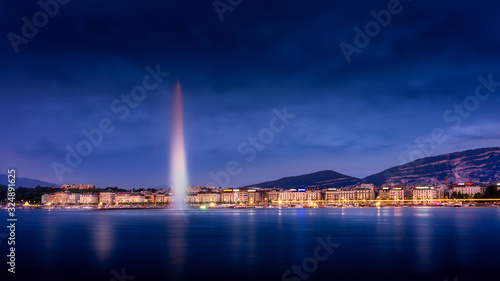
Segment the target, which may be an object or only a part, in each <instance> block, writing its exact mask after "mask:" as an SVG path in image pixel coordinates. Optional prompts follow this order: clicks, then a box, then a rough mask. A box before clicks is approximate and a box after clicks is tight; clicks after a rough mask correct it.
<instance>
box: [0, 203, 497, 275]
mask: <svg viewBox="0 0 500 281" xmlns="http://www.w3.org/2000/svg"><path fill="white" fill-rule="evenodd" d="M17 218H18V220H19V221H18V222H17V229H16V237H17V244H16V256H17V260H16V262H17V264H16V272H17V273H16V274H15V277H16V278H15V279H4V278H3V277H2V278H1V280H88V281H91V280H92V281H93V280H102V281H110V280H113V281H122V280H123V281H124V280H135V281H139V280H295V281H298V280H370V281H373V280H375V281H376V280H384V281H390V280H435V281H444V280H445V279H448V280H449V281H451V280H454V279H455V277H457V278H458V280H460V281H463V280H498V279H499V272H500V271H499V270H498V268H499V267H500V239H499V238H500V208H380V209H377V208H364V209H358V208H349V209H282V210H279V209H254V210H232V209H221V210H206V211H189V212H187V213H183V212H177V211H172V210H116V211H64V210H58V211H54V210H51V211H46V210H18V211H17ZM0 219H1V225H2V228H1V230H0V240H1V242H0V247H1V252H0V254H1V256H2V257H4V258H3V260H4V261H6V259H7V258H6V255H7V254H8V253H7V243H6V242H7V241H6V239H5V236H2V234H4V235H5V234H6V233H7V232H6V228H5V226H4V225H6V219H7V213H6V212H4V211H2V212H0ZM328 237H329V238H328ZM2 264H3V265H2V268H3V270H2V271H3V272H2V274H1V275H0V276H5V275H6V273H7V265H6V263H5V262H2ZM299 266H300V269H297V268H298V267H299ZM304 267H305V268H304ZM294 268H295V269H294ZM294 270H295V273H294ZM297 270H298V271H297ZM287 271H288V272H287ZM9 275H11V274H9ZM9 275H7V276H8V277H12V276H9Z"/></svg>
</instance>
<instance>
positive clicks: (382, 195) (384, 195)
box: [377, 186, 390, 200]
mask: <svg viewBox="0 0 500 281" xmlns="http://www.w3.org/2000/svg"><path fill="white" fill-rule="evenodd" d="M389 190H390V187H388V186H384V187H382V189H380V190H379V191H378V196H377V199H380V200H387V199H389Z"/></svg>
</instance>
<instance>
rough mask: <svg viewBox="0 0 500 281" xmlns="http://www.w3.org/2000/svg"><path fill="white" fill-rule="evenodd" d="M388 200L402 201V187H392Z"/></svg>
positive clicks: (403, 192)
mask: <svg viewBox="0 0 500 281" xmlns="http://www.w3.org/2000/svg"><path fill="white" fill-rule="evenodd" d="M389 199H390V200H404V199H405V191H404V190H403V188H402V187H393V188H391V189H390V190H389Z"/></svg>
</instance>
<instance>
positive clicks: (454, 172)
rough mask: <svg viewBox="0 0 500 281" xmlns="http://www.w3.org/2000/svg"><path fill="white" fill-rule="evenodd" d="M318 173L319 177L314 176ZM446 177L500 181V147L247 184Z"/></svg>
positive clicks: (410, 181) (295, 185)
mask: <svg viewBox="0 0 500 281" xmlns="http://www.w3.org/2000/svg"><path fill="white" fill-rule="evenodd" d="M315 176H319V177H317V178H315ZM446 176H448V181H449V182H459V181H480V180H482V181H485V182H496V181H500V147H486V148H477V149H469V150H464V151H460V152H453V153H447V154H442V155H437V156H429V157H424V158H420V159H417V160H415V161H412V162H409V163H406V164H403V165H398V166H394V167H391V168H388V169H385V170H383V171H381V172H379V173H375V174H372V175H369V176H367V177H365V178H362V179H359V178H355V177H351V176H348V175H344V174H341V173H338V172H335V171H331V170H323V171H318V172H314V173H309V174H304V175H297V176H289V177H284V178H281V179H277V180H274V181H266V182H262V183H258V184H252V185H247V186H245V187H261V188H273V187H277V188H283V187H288V188H298V187H327V186H331V187H347V186H354V185H358V184H361V183H372V184H374V185H376V186H382V185H413V184H436V183H440V182H445V181H446ZM329 177H330V178H329ZM308 181H309V182H308ZM335 183H336V184H335ZM285 185H286V186H285Z"/></svg>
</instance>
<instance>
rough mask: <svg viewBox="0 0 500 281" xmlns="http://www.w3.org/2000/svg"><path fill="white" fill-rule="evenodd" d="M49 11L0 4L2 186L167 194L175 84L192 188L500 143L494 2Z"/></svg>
mask: <svg viewBox="0 0 500 281" xmlns="http://www.w3.org/2000/svg"><path fill="white" fill-rule="evenodd" d="M43 1H44V0H42V2H43ZM43 3H45V2H43ZM47 3H49V4H47V5H46V7H45V10H46V11H45V12H43V8H42V7H41V6H40V5H39V4H38V3H37V1H32V0H30V1H22V3H21V2H20V1H12V0H8V1H2V2H1V3H0V30H1V32H0V33H1V34H3V40H2V42H1V44H0V61H1V63H0V85H1V86H2V87H1V89H0V91H1V97H2V120H1V122H0V130H1V132H2V138H1V139H0V147H1V155H2V157H1V158H0V168H1V169H2V170H3V171H4V172H2V170H0V173H7V169H8V168H12V167H15V168H17V174H18V176H19V177H29V178H36V179H40V180H45V181H49V182H53V183H56V184H71V183H74V184H87V183H89V184H95V185H96V186H99V187H106V186H120V187H124V188H132V187H157V186H161V185H166V184H167V182H168V179H169V176H168V170H169V166H168V165H169V154H170V152H169V142H170V132H169V130H170V113H171V96H172V91H173V88H174V85H175V83H176V82H177V80H179V81H180V83H181V85H182V89H183V93H184V106H185V108H184V115H185V120H184V122H185V134H186V149H187V152H186V153H187V156H188V169H189V181H190V184H192V185H205V184H208V183H213V182H215V179H214V178H213V177H211V176H210V174H211V172H212V175H219V178H218V179H219V181H221V182H223V183H225V184H226V183H227V186H242V185H248V184H253V183H257V182H262V181H267V180H273V179H277V178H281V177H284V176H290V175H298V174H304V173H310V172H315V171H318V170H326V169H331V170H335V171H337V172H340V173H344V174H347V175H351V176H355V177H360V178H362V177H365V176H368V175H370V174H372V173H376V172H379V171H381V170H384V169H386V168H389V167H392V166H395V165H399V164H402V163H404V162H405V161H408V160H414V158H416V157H418V156H427V155H439V154H443V153H449V152H456V151H462V150H467V149H473V148H480V147H491V146H498V144H499V143H500V142H499V141H500V130H499V128H500V118H499V115H498V106H499V104H500V97H499V96H500V95H499V94H500V86H499V85H500V83H497V82H495V81H500V69H499V67H498V66H499V65H500V64H499V63H500V29H499V28H498V26H499V24H500V19H499V17H498V11H499V10H500V3H499V2H498V1H486V0H479V1H475V2H471V1H444V2H443V1H441V2H439V3H436V2H435V1H430V0H418V1H417V0H414V1H401V2H398V1H394V0H391V1H368V0H364V1H309V2H306V1H294V0H292V1H241V3H240V1H229V2H226V1H219V2H215V3H216V7H215V6H214V4H213V2H212V1H194V2H188V1H150V0H143V1H127V2H126V3H124V2H123V1H63V0H60V1H59V2H55V1H47ZM54 3H56V4H57V8H56V6H55V5H54ZM228 3H232V4H233V5H234V6H231V5H230V4H228ZM381 10H384V11H382V12H381ZM386 10H387V12H386ZM389 10H390V11H389ZM40 11H42V12H40ZM371 11H374V12H373V13H371ZM374 14H375V16H374ZM387 15H390V19H389V18H388V17H387ZM34 16H35V17H34ZM377 17H378V20H379V21H380V22H381V23H376V19H375V18H377ZM221 19H223V20H222V21H221ZM35 23H37V24H38V26H36V25H35ZM383 25H384V26H383ZM358 28H359V29H358ZM357 30H361V32H362V34H361V33H359V32H357ZM370 34H371V35H370ZM340 46H344V48H343V49H342V48H341V47H340ZM345 46H348V47H345ZM346 54H347V56H346ZM148 67H149V68H148ZM147 68H148V69H147ZM167 72H168V73H169V74H168V75H167V74H165V73H167ZM148 75H149V76H148ZM478 77H482V78H479V79H478ZM141 87H142V89H145V88H148V89H147V90H146V94H144V93H143V92H141V91H140V89H141ZM495 87H498V89H499V90H498V91H495ZM132 92H134V94H135V97H136V99H135V100H134V99H133V97H131V93H132ZM127 96H128V97H127ZM285 108H286V112H287V113H286V114H288V117H289V118H288V119H287V118H286V117H283V115H286V114H285V113H283V110H284V109H285ZM292 116H293V117H292ZM97 129H98V130H100V131H101V132H102V139H101V138H100V137H99V134H98V133H97V134H95V135H93V136H94V138H95V139H93V141H94V144H92V146H91V149H92V151H91V152H89V151H88V149H87V150H85V148H88V147H84V145H80V151H81V152H84V154H88V155H85V156H80V158H81V159H79V160H78V159H75V158H74V157H73V158H72V157H68V147H69V149H70V151H71V150H73V151H76V150H77V149H78V145H79V143H81V142H82V141H85V140H87V137H86V136H85V135H84V134H83V133H82V131H83V130H86V131H87V132H96V131H95V130H97ZM93 130H94V131H93ZM433 136H434V139H433ZM88 143H90V141H89V142H88ZM422 143H423V145H422ZM419 144H420V145H419ZM77 153H78V152H77ZM67 158H68V159H69V162H68V159H67ZM55 167H56V168H55ZM228 170H229V171H228ZM220 171H223V172H222V173H221V172H220ZM229 172H232V173H233V174H232V175H231V174H229ZM226 173H227V174H226ZM58 174H59V176H58ZM223 175H229V177H224V176H223ZM217 185H221V184H217Z"/></svg>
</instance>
